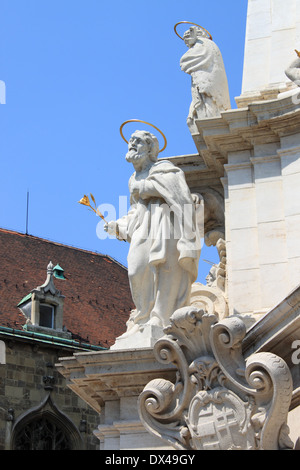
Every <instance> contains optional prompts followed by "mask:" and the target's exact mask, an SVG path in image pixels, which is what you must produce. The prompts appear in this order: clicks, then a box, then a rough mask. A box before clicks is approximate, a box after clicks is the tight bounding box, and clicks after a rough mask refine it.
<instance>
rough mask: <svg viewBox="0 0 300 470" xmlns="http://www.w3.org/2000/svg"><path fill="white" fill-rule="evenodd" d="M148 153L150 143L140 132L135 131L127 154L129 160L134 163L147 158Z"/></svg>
mask: <svg viewBox="0 0 300 470" xmlns="http://www.w3.org/2000/svg"><path fill="white" fill-rule="evenodd" d="M148 155H149V147H148V143H147V142H146V140H145V138H143V136H142V135H141V134H140V133H139V132H135V133H134V134H132V136H131V138H130V140H129V142H128V152H127V154H126V160H127V162H131V163H134V162H136V161H140V160H145V159H147V158H148Z"/></svg>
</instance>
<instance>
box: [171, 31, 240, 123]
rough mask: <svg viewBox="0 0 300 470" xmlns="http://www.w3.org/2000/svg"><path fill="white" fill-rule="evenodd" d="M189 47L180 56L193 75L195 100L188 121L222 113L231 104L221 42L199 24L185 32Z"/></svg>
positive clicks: (181, 62) (183, 66)
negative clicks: (208, 34)
mask: <svg viewBox="0 0 300 470" xmlns="http://www.w3.org/2000/svg"><path fill="white" fill-rule="evenodd" d="M183 40H184V42H185V44H186V45H187V46H188V48H189V50H188V51H187V52H186V53H185V54H184V55H183V56H182V57H181V60H180V66H181V69H182V70H183V71H184V72H185V73H187V74H189V75H191V77H192V103H191V106H190V110H189V115H188V119H187V123H188V125H189V127H190V126H193V125H194V121H195V119H203V118H209V117H216V116H220V112H222V111H226V110H227V109H230V108H231V105H230V96H229V90H228V81H227V76H226V72H225V67H224V63H223V59H222V55H221V52H220V50H219V48H218V46H217V45H216V44H215V43H214V42H213V41H212V40H211V39H209V38H208V37H205V33H204V32H203V31H202V30H201V29H200V28H198V27H197V26H192V27H191V28H189V30H188V31H186V32H185V33H184V35H183Z"/></svg>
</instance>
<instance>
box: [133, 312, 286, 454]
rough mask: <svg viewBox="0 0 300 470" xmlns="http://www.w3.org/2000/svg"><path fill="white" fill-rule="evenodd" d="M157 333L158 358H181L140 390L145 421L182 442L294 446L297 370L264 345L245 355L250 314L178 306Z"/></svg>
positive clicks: (186, 445)
mask: <svg viewBox="0 0 300 470" xmlns="http://www.w3.org/2000/svg"><path fill="white" fill-rule="evenodd" d="M165 333H166V334H165V336H164V337H163V338H161V339H160V340H158V341H157V343H156V344H155V347H154V354H155V357H156V358H157V360H158V362H160V363H163V364H170V363H172V364H174V365H175V366H176V368H177V378H176V381H175V382H174V383H172V382H171V381H169V380H166V379H163V378H160V379H154V380H152V381H150V382H149V383H148V385H146V387H145V388H144V390H143V392H142V393H141V394H140V397H139V413H140V418H141V421H142V423H143V424H144V426H145V428H146V429H147V430H148V431H149V432H150V433H152V434H154V435H156V436H157V437H160V438H161V439H163V440H165V441H167V442H168V443H169V444H171V445H172V446H173V447H174V448H176V449H182V450H191V449H199V450H204V449H207V450H216V449H222V450H229V449H243V450H258V449H264V450H271V449H272V450H275V449H276V450H277V449H287V448H292V447H293V444H292V442H291V440H290V439H289V437H288V427H287V424H286V421H287V414H288V410H289V406H290V402H291V396H292V377H291V373H290V370H289V368H288V366H287V365H286V363H285V361H284V360H283V359H281V358H280V357H278V356H276V355H275V354H273V353H269V352H260V353H257V354H253V355H251V356H250V357H248V358H247V360H245V359H244V357H243V354H242V341H243V339H244V337H245V334H246V328H245V325H244V323H243V321H242V320H241V319H239V318H237V317H228V318H225V319H223V320H222V321H218V320H217V318H216V316H215V315H212V314H209V313H206V312H204V311H203V310H200V309H197V308H196V307H187V308H182V309H179V310H177V311H176V312H175V313H174V314H173V315H172V317H171V320H170V325H169V326H168V327H167V328H166V329H165Z"/></svg>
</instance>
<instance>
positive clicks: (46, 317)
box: [40, 304, 54, 328]
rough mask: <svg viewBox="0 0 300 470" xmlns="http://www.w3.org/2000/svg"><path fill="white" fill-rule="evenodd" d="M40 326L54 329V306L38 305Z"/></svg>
mask: <svg viewBox="0 0 300 470" xmlns="http://www.w3.org/2000/svg"><path fill="white" fill-rule="evenodd" d="M40 326H44V327H45V328H54V306H53V305H49V304H40Z"/></svg>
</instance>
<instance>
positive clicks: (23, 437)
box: [11, 396, 82, 450]
mask: <svg viewBox="0 0 300 470" xmlns="http://www.w3.org/2000/svg"><path fill="white" fill-rule="evenodd" d="M80 448H82V440H81V436H80V433H79V431H78V429H77V428H76V426H75V425H74V424H73V423H72V421H71V420H70V419H69V418H68V417H67V416H66V415H65V414H64V413H62V412H61V411H59V410H58V408H57V407H56V406H55V404H54V403H53V402H52V400H51V398H50V396H48V397H47V398H46V400H45V401H44V403H42V404H41V405H40V406H39V407H36V408H33V409H31V410H29V411H28V412H26V413H25V414H23V415H22V416H20V417H19V419H18V420H17V422H16V423H15V425H14V428H13V430H12V440H11V449H12V450H79V449H80Z"/></svg>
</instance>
